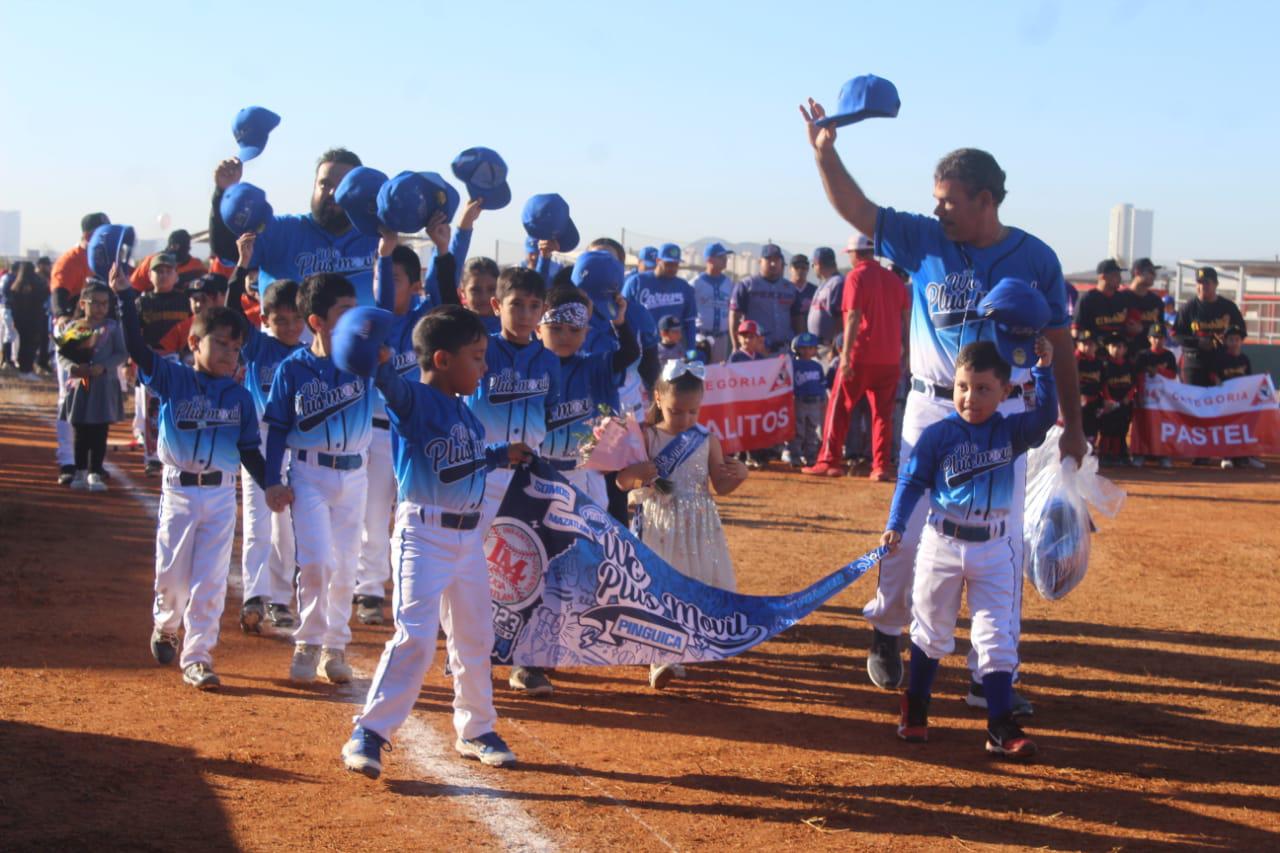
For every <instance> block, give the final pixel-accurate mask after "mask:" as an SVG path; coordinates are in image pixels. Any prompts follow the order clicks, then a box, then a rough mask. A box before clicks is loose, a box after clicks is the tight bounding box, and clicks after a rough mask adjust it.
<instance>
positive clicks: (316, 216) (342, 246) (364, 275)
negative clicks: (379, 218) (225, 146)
mask: <svg viewBox="0 0 1280 853" xmlns="http://www.w3.org/2000/svg"><path fill="white" fill-rule="evenodd" d="M359 165H361V163H360V158H359V157H357V156H356V155H355V154H354V153H352V152H350V151H348V150H347V149H345V148H331V149H330V150H328V151H326V152H324V153H323V154H321V155H320V160H319V161H318V162H317V163H316V175H315V182H314V184H313V185H312V188H311V212H310V213H304V214H302V215H301V216H298V215H284V216H273V217H272V218H271V219H269V220H267V225H266V228H265V229H264V230H263V231H262V233H261V234H259V235H258V239H257V240H256V242H255V243H254V249H253V260H254V263H256V264H257V265H258V270H259V276H258V292H259V293H265V292H266V289H267V285H268V284H269V283H271V282H272V281H274V280H276V279H278V278H288V279H292V280H294V281H302V280H303V279H304V278H306V277H307V276H309V275H313V274H315V273H338V274H339V275H344V276H346V277H347V279H349V280H350V281H351V283H352V285H354V286H355V289H356V301H357V302H358V303H359V304H361V305H373V304H374V298H373V265H374V263H375V261H376V260H377V254H378V235H377V234H362V233H360V232H359V231H357V230H356V229H355V228H354V227H353V226H352V225H351V220H350V219H348V218H347V214H346V213H345V212H344V211H343V209H342V208H340V207H338V203H337V202H336V201H334V198H333V194H334V192H336V191H337V189H338V184H340V183H342V179H343V178H344V177H346V175H347V172H350V171H351V170H352V169H354V168H355V167H356V166H359ZM243 168H244V167H243V164H242V163H241V162H240V161H239V160H238V159H237V158H235V157H232V158H230V159H228V160H223V161H222V162H221V163H219V164H218V168H217V169H216V170H215V171H214V173H213V182H214V185H215V189H214V192H213V209H212V210H211V211H210V213H209V242H210V244H211V245H212V247H213V251H214V254H215V255H217V256H218V257H219V258H227V259H232V258H235V257H237V254H238V250H237V248H236V238H237V237H239V236H240V235H239V234H232V233H231V231H230V230H229V229H228V228H227V226H226V225H224V224H223V222H222V215H221V214H220V213H219V212H218V205H219V204H220V203H221V202H222V194H223V193H224V192H226V191H227V190H228V189H229V188H230V187H231V186H232V185H234V184H238V183H239V182H240V176H241V172H242V171H243Z"/></svg>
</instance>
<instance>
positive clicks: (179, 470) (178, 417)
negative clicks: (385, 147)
mask: <svg viewBox="0 0 1280 853" xmlns="http://www.w3.org/2000/svg"><path fill="white" fill-rule="evenodd" d="M153 269H154V267H153ZM111 287H112V289H114V290H115V292H116V294H117V295H118V296H119V298H120V311H121V315H122V317H123V319H124V323H123V325H124V332H125V343H126V345H127V346H128V349H129V355H130V356H131V357H132V358H133V360H134V361H135V362H136V363H137V365H138V370H139V377H140V378H141V380H142V381H143V382H144V383H145V384H146V386H147V387H148V388H149V389H150V390H151V391H152V392H153V393H155V394H156V396H157V397H158V398H159V402H160V411H159V421H160V429H159V440H158V443H157V444H158V454H159V458H160V460H161V461H162V462H163V464H164V473H163V477H162V480H161V488H160V521H159V529H158V530H157V532H156V585H155V591H156V597H155V605H154V607H153V608H152V615H153V618H154V626H153V628H152V632H151V654H152V655H153V656H154V657H155V659H156V661H157V662H158V663H160V664H162V665H164V664H169V663H171V662H172V661H173V659H174V657H175V656H177V654H178V626H179V625H182V626H184V627H185V628H186V637H185V638H184V640H183V643H182V654H181V657H180V658H179V661H178V664H179V666H181V667H182V680H183V681H185V682H186V683H187V684H190V685H191V686H193V687H196V688H199V689H201V690H211V689H214V688H216V687H218V686H219V685H220V684H221V681H220V680H219V678H218V676H217V675H216V674H215V673H214V671H213V657H212V653H213V647H214V646H215V645H217V643H218V621H219V619H220V618H221V617H222V607H223V603H224V601H225V600H226V597H227V566H228V564H229V563H230V562H231V546H232V543H233V540H234V538H235V533H236V472H237V471H238V470H239V468H240V466H241V465H243V466H244V468H245V470H246V471H248V472H249V473H250V476H252V477H253V479H254V480H255V481H256V482H257V483H258V484H259V485H261V484H262V482H263V460H262V452H261V450H260V449H259V441H260V437H259V435H258V417H257V414H256V412H255V409H254V406H253V400H252V398H251V397H250V396H249V392H247V391H245V389H244V388H243V387H241V386H240V385H239V384H238V383H237V382H236V380H235V378H234V377H235V373H236V369H237V368H238V367H239V361H240V347H241V345H242V344H243V343H244V322H243V321H242V320H241V318H240V317H239V316H238V315H236V314H235V313H234V312H232V311H230V310H229V309H227V308H211V309H209V310H208V311H205V312H203V313H201V314H200V316H199V317H197V318H196V321H195V322H194V323H193V324H192V326H191V336H190V338H189V339H188V346H189V347H190V348H191V352H192V354H193V355H194V358H195V369H192V368H190V367H186V366H185V365H182V364H179V363H177V362H174V361H170V360H168V359H165V358H161V357H159V356H158V355H157V354H156V352H155V351H154V350H152V349H151V348H150V347H149V346H147V343H146V340H145V339H144V338H143V334H142V324H141V323H140V322H139V319H138V307H137V304H136V300H137V297H138V293H137V291H136V290H134V289H133V287H132V286H131V285H130V284H129V278H128V276H126V275H125V273H124V271H123V270H122V269H121V268H120V266H119V265H118V264H117V265H116V266H115V267H113V269H112V271H111ZM289 499H290V497H289V494H288V492H287V490H286V491H285V493H283V494H281V495H280V500H281V504H282V505H284V504H287V503H288V501H289Z"/></svg>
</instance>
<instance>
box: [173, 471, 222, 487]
mask: <svg viewBox="0 0 1280 853" xmlns="http://www.w3.org/2000/svg"><path fill="white" fill-rule="evenodd" d="M178 485H179V486H221V485H222V472H221V471H206V472H205V473H203V474H192V473H191V472H190V471H179V472H178Z"/></svg>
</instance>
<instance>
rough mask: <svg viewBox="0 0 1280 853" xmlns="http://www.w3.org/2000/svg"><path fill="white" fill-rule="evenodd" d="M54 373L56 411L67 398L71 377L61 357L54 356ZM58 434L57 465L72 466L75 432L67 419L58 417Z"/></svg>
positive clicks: (56, 425) (74, 460)
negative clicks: (56, 386) (56, 399)
mask: <svg viewBox="0 0 1280 853" xmlns="http://www.w3.org/2000/svg"><path fill="white" fill-rule="evenodd" d="M51 360H52V361H53V369H54V375H55V376H56V377H57V378H58V411H59V412H61V411H62V404H63V403H64V402H65V401H66V399H67V381H68V380H69V379H70V378H71V377H70V376H68V375H67V372H66V370H65V369H64V368H63V366H62V359H60V358H58V357H57V356H54V358H53V359H51ZM54 429H55V431H56V432H57V436H58V451H57V453H55V454H54V455H55V458H57V460H58V467H60V468H61V467H65V466H67V465H72V466H74V465H75V464H76V448H75V432H74V431H73V430H72V428H71V423H70V422H69V421H64V420H63V419H62V418H58V420H57V421H55V426H54Z"/></svg>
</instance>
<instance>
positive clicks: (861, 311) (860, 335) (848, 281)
mask: <svg viewBox="0 0 1280 853" xmlns="http://www.w3.org/2000/svg"><path fill="white" fill-rule="evenodd" d="M847 251H848V252H849V253H850V254H852V255H853V261H854V264H853V269H852V270H851V271H850V272H849V275H848V276H847V277H846V278H845V283H844V299H843V301H842V305H841V310H842V311H843V313H844V344H843V346H841V348H840V362H839V369H838V370H837V372H836V381H835V387H834V389H833V393H832V395H831V399H830V401H829V402H828V403H827V416H826V420H825V423H824V425H823V430H822V450H821V451H820V452H819V453H818V461H817V462H816V463H815V464H814V465H812V466H811V467H809V468H805V469H804V473H806V474H815V475H818V476H825V477H840V476H843V475H844V463H843V461H842V457H843V451H844V443H845V435H846V433H848V431H849V419H850V417H851V416H852V413H853V408H854V406H856V405H858V401H859V400H861V399H862V395H863V394H866V395H867V396H868V397H869V398H870V402H871V475H870V476H871V479H872V480H879V481H882V482H887V481H889V480H891V479H893V478H892V477H891V476H890V474H889V457H890V455H891V450H892V444H893V407H894V397H895V394H896V392H897V388H898V371H899V369H900V365H901V363H902V341H903V336H904V329H905V328H906V325H907V320H908V319H909V317H910V313H911V301H910V298H909V294H908V293H907V289H906V287H905V286H904V285H903V283H902V279H900V278H898V277H897V276H896V275H894V274H893V273H892V272H890V271H889V270H887V269H885V268H884V267H882V266H881V265H880V263H879V262H878V261H877V260H876V259H875V253H874V251H873V244H872V242H871V241H870V240H869V239H868V238H866V237H864V236H862V235H861V234H858V235H855V236H854V237H853V238H851V239H850V240H849V248H848V249H847Z"/></svg>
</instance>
